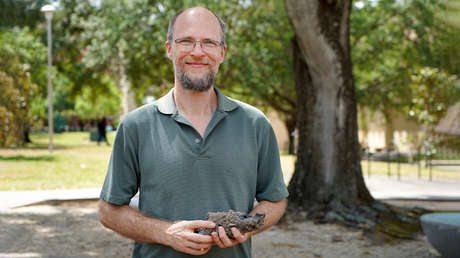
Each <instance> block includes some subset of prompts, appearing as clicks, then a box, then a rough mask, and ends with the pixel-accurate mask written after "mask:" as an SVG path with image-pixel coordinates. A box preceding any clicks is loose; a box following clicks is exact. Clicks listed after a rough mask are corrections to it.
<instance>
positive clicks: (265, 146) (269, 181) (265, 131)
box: [256, 118, 289, 201]
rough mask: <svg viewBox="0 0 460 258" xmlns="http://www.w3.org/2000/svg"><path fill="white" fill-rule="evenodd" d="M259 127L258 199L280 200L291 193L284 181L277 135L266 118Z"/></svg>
mask: <svg viewBox="0 0 460 258" xmlns="http://www.w3.org/2000/svg"><path fill="white" fill-rule="evenodd" d="M257 127H258V133H257V134H258V135H257V142H258V143H257V145H258V149H259V152H258V166H257V190H256V200H257V201H261V200H267V201H280V200H282V199H284V198H286V197H287V196H288V195H289V193H288V191H287V188H286V184H285V183H284V179H283V173H282V170H281V162H280V155H279V150H278V143H277V141H276V136H275V133H274V131H273V128H272V127H271V125H270V123H269V122H268V120H267V119H266V118H264V119H263V123H262V124H261V125H259V126H257Z"/></svg>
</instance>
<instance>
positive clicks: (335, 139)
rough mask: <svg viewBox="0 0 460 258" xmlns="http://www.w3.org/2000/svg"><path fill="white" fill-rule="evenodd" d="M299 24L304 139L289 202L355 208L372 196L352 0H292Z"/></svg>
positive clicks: (296, 206) (312, 207) (311, 207)
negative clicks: (352, 41)
mask: <svg viewBox="0 0 460 258" xmlns="http://www.w3.org/2000/svg"><path fill="white" fill-rule="evenodd" d="M286 5H287V10H288V14H289V16H290V18H291V21H292V23H293V26H294V31H295V34H296V40H293V50H294V64H295V73H296V92H297V114H298V116H297V125H298V126H297V128H298V133H299V145H298V151H297V162H296V167H295V173H294V175H293V177H292V179H291V181H290V183H289V192H290V196H289V208H290V210H296V211H299V210H302V211H307V212H310V213H311V212H313V213H315V212H317V211H320V213H321V216H323V215H324V216H325V215H326V214H327V212H328V211H343V210H354V209H355V208H356V207H358V206H359V205H360V204H363V203H368V204H370V203H372V202H373V198H372V196H371V195H370V193H369V191H368V190H367V188H366V185H365V184H364V180H363V177H362V172H361V165H360V159H361V158H360V148H359V143H358V134H357V133H358V130H357V128H358V125H357V106H356V96H355V87H354V82H353V76H352V69H351V68H352V67H351V60H350V48H349V39H348V37H349V15H350V11H351V1H350V0H341V1H339V0H337V1H333V0H329V1H324V0H323V1H320V0H316V1H314V0H303V1H298V0H287V1H286Z"/></svg>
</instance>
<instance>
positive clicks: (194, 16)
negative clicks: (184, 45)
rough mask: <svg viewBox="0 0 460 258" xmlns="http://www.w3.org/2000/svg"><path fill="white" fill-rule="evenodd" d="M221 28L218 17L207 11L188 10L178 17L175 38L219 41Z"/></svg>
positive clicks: (199, 9) (198, 9) (175, 25)
mask: <svg viewBox="0 0 460 258" xmlns="http://www.w3.org/2000/svg"><path fill="white" fill-rule="evenodd" d="M220 34H221V28H220V25H219V21H218V20H217V18H216V16H214V14H212V13H211V12H210V11H208V10H206V9H201V8H197V9H191V10H187V11H185V12H184V13H182V14H181V15H179V17H177V20H176V23H175V24H174V37H175V38H184V37H192V38H210V39H219V38H220Z"/></svg>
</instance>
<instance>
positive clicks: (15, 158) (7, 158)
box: [0, 155, 56, 161]
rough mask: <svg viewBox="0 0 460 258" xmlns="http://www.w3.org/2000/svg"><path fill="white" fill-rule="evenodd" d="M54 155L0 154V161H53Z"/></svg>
mask: <svg viewBox="0 0 460 258" xmlns="http://www.w3.org/2000/svg"><path fill="white" fill-rule="evenodd" d="M53 160H56V157H54V156H52V155H37V156H24V155H11V156H2V155H0V161H53Z"/></svg>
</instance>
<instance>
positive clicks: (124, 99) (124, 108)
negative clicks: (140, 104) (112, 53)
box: [115, 47, 135, 116]
mask: <svg viewBox="0 0 460 258" xmlns="http://www.w3.org/2000/svg"><path fill="white" fill-rule="evenodd" d="M126 65H127V61H126V58H125V55H124V52H123V49H122V48H121V47H120V48H119V51H118V59H117V60H116V64H115V67H116V72H117V74H116V80H117V84H118V87H119V88H120V91H121V116H124V115H126V114H127V113H128V112H129V111H131V110H133V109H134V108H135V106H134V105H133V93H132V92H131V83H130V81H129V79H128V76H127V74H126V69H125V67H126Z"/></svg>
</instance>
